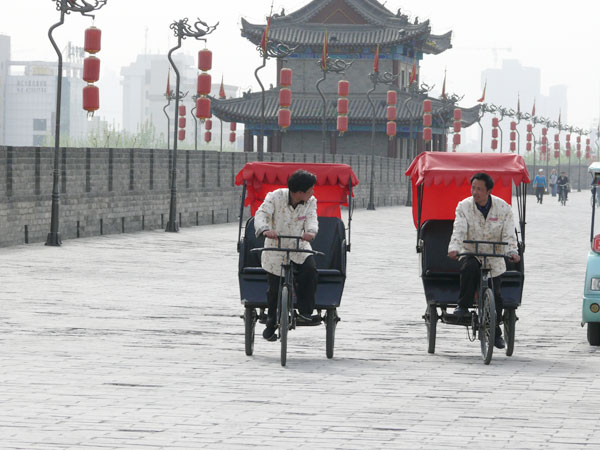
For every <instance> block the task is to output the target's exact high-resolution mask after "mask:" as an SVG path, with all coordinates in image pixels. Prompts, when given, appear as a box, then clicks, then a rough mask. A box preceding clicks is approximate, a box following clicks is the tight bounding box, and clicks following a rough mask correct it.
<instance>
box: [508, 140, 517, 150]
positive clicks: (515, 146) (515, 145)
mask: <svg viewBox="0 0 600 450" xmlns="http://www.w3.org/2000/svg"><path fill="white" fill-rule="evenodd" d="M516 150H517V143H516V142H511V143H510V151H511V152H514V151H516Z"/></svg>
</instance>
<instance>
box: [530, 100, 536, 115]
mask: <svg viewBox="0 0 600 450" xmlns="http://www.w3.org/2000/svg"><path fill="white" fill-rule="evenodd" d="M531 115H532V116H535V97H534V99H533V108H532V109H531Z"/></svg>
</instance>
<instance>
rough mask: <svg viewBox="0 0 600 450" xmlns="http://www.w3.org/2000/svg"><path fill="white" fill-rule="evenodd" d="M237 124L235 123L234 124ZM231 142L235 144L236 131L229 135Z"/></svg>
mask: <svg viewBox="0 0 600 450" xmlns="http://www.w3.org/2000/svg"><path fill="white" fill-rule="evenodd" d="M232 123H235V122H232ZM229 142H231V143H232V144H233V143H234V142H235V131H231V132H230V133H229Z"/></svg>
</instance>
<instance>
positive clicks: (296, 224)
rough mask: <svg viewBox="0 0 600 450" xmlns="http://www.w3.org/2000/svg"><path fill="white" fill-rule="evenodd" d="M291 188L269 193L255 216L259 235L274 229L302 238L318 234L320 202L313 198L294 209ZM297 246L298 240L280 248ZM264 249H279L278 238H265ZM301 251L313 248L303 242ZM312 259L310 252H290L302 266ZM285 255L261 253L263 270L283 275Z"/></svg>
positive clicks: (280, 233)
mask: <svg viewBox="0 0 600 450" xmlns="http://www.w3.org/2000/svg"><path fill="white" fill-rule="evenodd" d="M289 195H290V194H289V189H288V188H281V189H277V190H275V191H272V192H269V193H268V194H267V196H266V197H265V200H264V202H263V203H262V205H260V207H259V208H258V210H257V211H256V214H254V229H255V230H256V236H257V237H258V236H260V235H261V234H262V233H263V232H264V231H267V230H273V231H276V232H277V234H278V235H287V236H302V234H304V233H314V234H317V232H318V231H319V222H318V220H317V199H316V198H315V197H314V195H313V196H312V197H311V198H310V199H309V200H308V201H307V202H306V203H304V204H299V205H297V206H296V208H294V207H293V206H292V205H290V203H289ZM295 246H296V240H295V239H282V240H281V247H283V248H286V247H287V248H292V247H295ZM265 247H277V239H270V238H266V239H265ZM300 248H301V249H305V250H310V249H311V246H310V244H309V243H308V242H306V241H300ZM308 256H309V254H308V253H290V259H291V260H292V261H294V262H295V263H297V264H302V263H303V262H304V260H305V259H306V258H307V257H308ZM284 257H285V252H272V251H269V252H262V256H261V265H262V268H263V269H265V270H266V271H267V272H269V273H272V274H273V275H277V276H280V275H281V263H282V262H283V259H284Z"/></svg>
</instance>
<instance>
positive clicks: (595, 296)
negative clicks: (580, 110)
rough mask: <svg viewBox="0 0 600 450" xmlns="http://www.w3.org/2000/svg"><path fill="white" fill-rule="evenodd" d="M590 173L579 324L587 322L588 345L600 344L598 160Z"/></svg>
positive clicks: (599, 163)
mask: <svg viewBox="0 0 600 450" xmlns="http://www.w3.org/2000/svg"><path fill="white" fill-rule="evenodd" d="M588 172H589V173H590V174H591V175H592V202H591V203H592V229H591V232H590V244H591V248H590V251H589V253H588V260H587V268H586V271H585V287H584V290H583V307H582V318H581V326H582V327H583V326H584V325H585V324H586V323H587V339H588V342H589V344H590V345H594V346H598V345H600V234H594V232H595V230H594V226H595V217H596V202H594V201H593V199H594V198H596V195H597V191H598V190H599V188H598V185H600V162H594V163H592V164H591V165H590V167H589V168H588Z"/></svg>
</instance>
